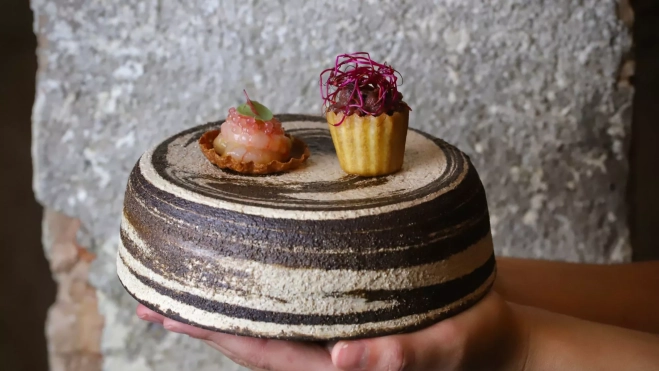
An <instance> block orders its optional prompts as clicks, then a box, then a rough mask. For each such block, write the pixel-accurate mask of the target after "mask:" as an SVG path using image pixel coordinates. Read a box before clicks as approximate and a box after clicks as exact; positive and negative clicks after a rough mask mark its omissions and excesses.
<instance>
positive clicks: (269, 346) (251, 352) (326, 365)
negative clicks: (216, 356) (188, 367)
mask: <svg viewBox="0 0 659 371" xmlns="http://www.w3.org/2000/svg"><path fill="white" fill-rule="evenodd" d="M163 326H164V328H165V329H167V330H169V331H172V332H177V333H181V334H186V335H189V336H191V337H194V338H197V339H202V340H205V342H206V343H207V344H209V345H210V346H212V347H213V348H215V349H216V350H218V351H220V352H222V353H223V354H224V355H226V356H227V357H229V358H230V359H231V360H233V361H234V362H236V363H238V364H240V365H243V366H245V367H249V368H252V369H255V368H256V369H265V370H282V371H308V370H314V371H316V370H317V371H326V370H327V371H330V370H332V371H333V370H336V369H335V367H334V366H333V365H332V360H331V357H330V354H329V352H328V350H327V349H326V348H324V347H321V346H318V345H316V344H307V343H301V342H291V341H283V340H269V339H258V338H251V337H244V336H237V335H230V334H224V333H220V332H213V331H209V330H203V329H200V328H197V327H194V326H190V325H186V324H183V323H180V322H177V321H174V320H171V319H169V318H166V319H165V320H164V322H163Z"/></svg>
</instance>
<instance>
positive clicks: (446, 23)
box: [32, 0, 631, 370]
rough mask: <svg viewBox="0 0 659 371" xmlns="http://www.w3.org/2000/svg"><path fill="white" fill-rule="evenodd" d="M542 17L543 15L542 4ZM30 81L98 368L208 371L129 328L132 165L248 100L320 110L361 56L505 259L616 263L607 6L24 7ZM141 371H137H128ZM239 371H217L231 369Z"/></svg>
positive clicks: (615, 38)
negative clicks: (332, 86)
mask: <svg viewBox="0 0 659 371" xmlns="http://www.w3.org/2000/svg"><path fill="white" fill-rule="evenodd" d="M541 4H542V5H541ZM32 7H33V9H34V10H35V19H36V20H35V30H36V32H37V35H38V37H39V44H40V47H39V60H40V70H39V75H38V93H37V100H36V103H35V107H34V117H33V119H34V147H33V153H34V161H35V166H36V174H35V189H36V192H37V195H38V198H39V199H40V201H41V202H42V203H43V204H44V205H46V206H47V207H49V208H52V209H56V210H58V211H61V212H64V213H65V214H67V215H69V216H72V217H75V218H78V219H80V220H81V221H82V223H83V226H82V232H81V233H80V235H79V240H80V243H81V244H82V245H84V246H88V247H89V248H90V249H91V250H92V252H94V253H95V254H97V255H98V258H97V259H96V260H95V262H94V264H93V265H92V270H91V272H90V275H91V282H92V283H93V284H94V285H95V286H96V287H97V288H98V296H99V306H100V308H101V311H102V313H103V314H104V316H105V320H106V327H105V331H104V335H103V343H102V351H103V353H104V362H105V367H106V369H108V370H116V369H120V368H119V367H122V368H121V369H123V368H124V367H125V369H126V370H150V369H159V370H168V369H172V370H177V369H209V370H210V369H217V368H216V367H214V366H213V362H219V359H220V358H219V356H216V355H214V354H213V353H212V352H210V351H208V350H204V347H202V346H201V345H199V344H198V343H196V342H193V341H190V340H189V339H183V338H181V337H178V336H175V335H167V334H165V333H163V332H162V331H161V330H159V329H157V328H154V327H150V326H147V325H145V324H141V323H138V321H136V320H135V318H134V315H133V312H132V309H133V306H134V302H133V301H132V300H131V299H129V298H128V297H127V296H126V295H125V294H124V293H123V290H122V289H121V287H120V286H119V284H118V282H117V280H116V278H115V273H114V253H115V246H116V238H117V232H118V224H119V215H120V212H121V204H122V196H123V190H124V186H125V182H126V178H127V175H128V171H129V170H130V169H131V167H132V166H133V164H134V163H135V161H136V160H137V158H138V156H139V155H140V154H141V153H142V151H144V150H145V149H146V148H147V147H148V146H151V145H153V144H155V143H156V142H158V141H159V140H161V139H163V138H165V137H166V136H168V135H170V134H173V133H175V132H177V131H179V130H181V129H184V128H187V127H190V126H192V125H197V124H201V123H204V122H206V121H210V120H215V119H218V118H222V117H224V115H225V113H226V111H227V109H228V108H229V107H230V106H231V105H234V104H236V103H237V102H240V101H241V99H242V95H241V91H242V89H243V88H247V89H248V90H249V92H250V94H251V96H253V97H254V98H255V99H258V100H260V101H263V102H266V103H267V104H268V105H269V106H270V107H271V108H273V111H276V112H290V113H318V112H319V110H320V101H319V96H318V88H317V76H318V73H319V72H320V70H321V69H322V68H323V67H327V66H330V65H331V63H332V62H333V57H334V56H335V55H336V54H338V53H341V52H349V51H357V50H366V51H370V52H372V53H373V56H374V57H375V58H376V59H379V60H386V61H388V62H390V63H391V64H393V65H394V66H395V67H396V68H397V69H399V70H400V72H401V73H402V74H403V76H404V77H405V83H404V85H403V86H402V91H403V93H404V94H405V96H406V100H407V101H408V102H409V103H410V105H411V106H412V107H413V109H414V111H413V113H412V116H411V124H412V126H414V127H417V128H421V129H424V130H427V131H429V132H431V133H433V134H436V135H439V136H441V137H443V138H445V139H446V140H448V141H449V142H452V143H454V144H457V145H458V146H459V147H460V148H462V149H463V150H464V151H465V152H467V153H468V154H470V155H471V156H472V158H473V160H474V162H475V164H476V166H477V168H478V170H479V171H480V173H481V175H482V177H483V180H484V183H485V186H486V188H487V191H488V197H489V203H490V209H491V219H492V225H493V231H494V233H495V244H496V248H497V251H498V252H499V253H500V254H506V255H516V256H532V257H543V258H551V259H564V260H573V261H593V262H609V261H619V260H624V259H627V257H628V256H629V247H628V243H627V228H626V223H625V210H624V209H625V208H624V195H625V181H626V175H627V167H626V139H627V136H628V129H629V112H630V95H631V93H630V92H629V91H616V89H615V80H616V78H617V69H618V66H619V64H620V61H621V58H622V56H623V54H624V52H625V51H626V50H627V48H628V46H629V44H630V42H629V37H628V34H627V31H626V29H625V28H624V26H623V25H622V23H621V22H619V21H618V19H617V16H616V4H615V2H614V1H598V0H584V1H580V2H575V1H570V0H558V1H553V2H528V1H516V0H499V1H482V0H481V1H475V0H474V1H456V0H439V1H412V0H408V1H394V0H391V1H363V2H355V1H350V0H340V1H304V0H297V1H256V0H251V1H219V0H191V1H188V0H186V1H184V0H139V1H138V0H108V1H103V2H91V1H83V0H32ZM131 367H132V368H131ZM230 367H231V366H225V369H227V370H229V369H230Z"/></svg>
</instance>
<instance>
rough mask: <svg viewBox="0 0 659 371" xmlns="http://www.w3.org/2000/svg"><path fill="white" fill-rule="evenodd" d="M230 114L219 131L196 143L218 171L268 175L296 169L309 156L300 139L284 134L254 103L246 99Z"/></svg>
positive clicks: (270, 115) (208, 133)
mask: <svg viewBox="0 0 659 371" xmlns="http://www.w3.org/2000/svg"><path fill="white" fill-rule="evenodd" d="M245 97H246V99H247V102H246V103H245V104H243V105H241V106H239V107H237V108H235V107H232V108H230V109H229V115H228V116H227V118H226V120H225V121H224V123H222V125H221V126H220V130H212V131H209V132H207V133H205V134H204V135H203V136H202V137H201V139H200V140H199V145H200V146H201V149H202V152H204V155H205V156H206V158H208V160H210V161H211V162H212V163H214V164H215V165H217V166H218V167H220V168H224V169H230V170H233V171H236V172H239V173H244V174H271V173H278V172H282V171H287V170H292V169H295V168H297V167H299V166H300V165H301V164H302V163H303V162H304V161H306V159H307V158H308V157H309V149H308V148H307V146H306V144H305V143H304V142H302V141H301V140H299V139H297V138H295V137H293V136H291V135H289V134H286V133H285V131H284V128H283V126H282V125H281V122H279V120H277V118H275V117H274V115H273V114H272V112H271V111H270V110H269V109H268V108H267V107H266V106H264V105H262V104H261V103H259V102H257V101H253V100H250V99H249V96H248V95H247V92H245Z"/></svg>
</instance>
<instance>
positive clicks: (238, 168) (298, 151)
mask: <svg viewBox="0 0 659 371" xmlns="http://www.w3.org/2000/svg"><path fill="white" fill-rule="evenodd" d="M219 134H220V131H219V130H211V131H207V132H206V133H204V134H203V135H202V136H201V138H199V147H200V148H201V152H203V154H204V156H206V158H207V159H208V161H210V162H212V163H213V164H215V165H216V166H217V167H219V168H221V169H230V170H233V171H235V172H238V173H242V174H257V175H263V174H274V173H281V172H284V171H289V170H293V169H296V168H298V167H300V165H302V164H303V163H304V162H305V161H306V160H307V158H309V156H310V155H311V153H310V151H309V147H307V145H306V143H304V142H303V141H302V140H300V139H298V138H296V137H294V136H292V135H289V134H286V136H287V137H289V138H290V139H291V141H292V146H291V158H290V159H289V160H288V161H286V162H280V161H272V162H270V163H268V164H257V163H254V162H251V161H250V162H242V161H240V160H237V159H234V158H233V157H231V156H223V155H220V154H219V153H217V152H216V151H215V148H214V147H213V140H215V138H216V137H217V136H218V135H219Z"/></svg>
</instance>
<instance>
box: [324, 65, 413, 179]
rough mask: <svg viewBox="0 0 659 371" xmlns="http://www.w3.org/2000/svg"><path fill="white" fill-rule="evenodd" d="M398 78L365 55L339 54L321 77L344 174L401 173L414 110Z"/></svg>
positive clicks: (329, 121) (330, 124)
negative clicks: (399, 85)
mask: <svg viewBox="0 0 659 371" xmlns="http://www.w3.org/2000/svg"><path fill="white" fill-rule="evenodd" d="M399 77H400V74H399V73H398V72H397V71H396V70H394V69H393V68H392V67H391V66H389V65H388V64H386V63H378V62H375V61H373V60H372V59H371V57H370V55H369V54H368V53H365V52H358V53H353V54H341V55H339V56H338V57H337V58H336V62H335V65H334V67H333V68H328V69H326V70H324V71H323V72H322V73H321V74H320V92H321V97H322V98H323V101H324V106H323V107H324V114H325V117H326V119H327V123H328V124H329V128H330V133H331V135H332V141H333V142H334V147H335V149H336V152H337V156H338V158H339V163H340V165H341V168H342V169H343V170H344V171H345V172H346V173H349V174H355V175H361V176H378V175H387V174H391V173H394V172H397V171H398V170H400V169H401V168H402V166H403V158H404V155H405V141H406V139H407V128H408V120H409V112H410V111H411V109H410V107H409V106H408V105H407V103H405V102H404V101H403V95H402V94H401V93H400V92H399V91H398V85H397V83H398V78H399Z"/></svg>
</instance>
